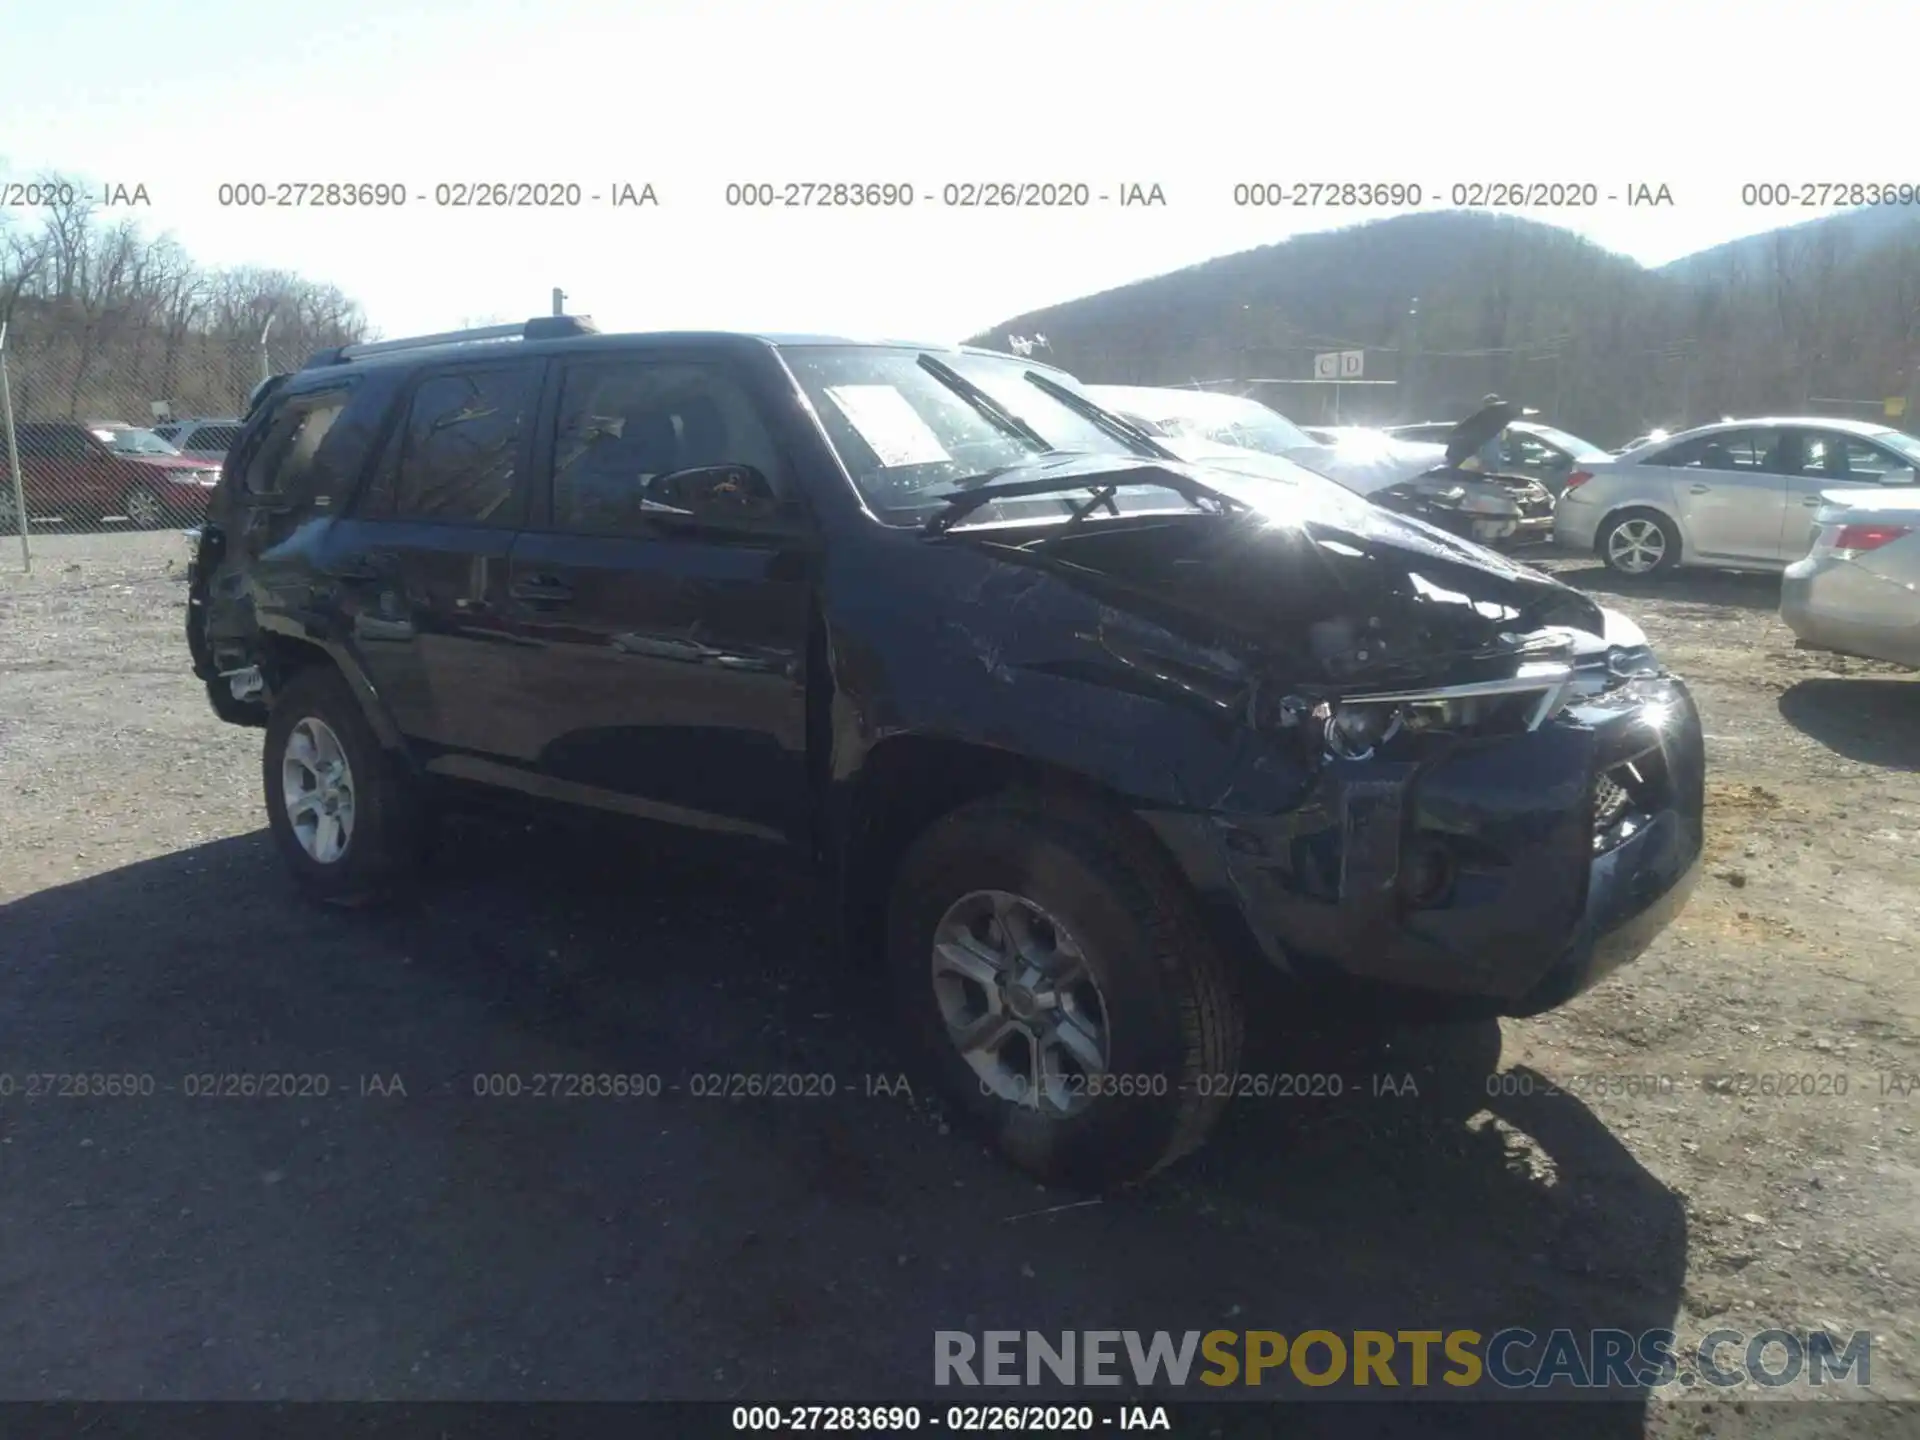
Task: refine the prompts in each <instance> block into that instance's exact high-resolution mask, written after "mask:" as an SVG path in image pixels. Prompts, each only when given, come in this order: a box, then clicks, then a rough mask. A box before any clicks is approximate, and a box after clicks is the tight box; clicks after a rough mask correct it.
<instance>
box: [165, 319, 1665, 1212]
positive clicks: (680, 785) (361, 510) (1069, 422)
mask: <svg viewBox="0 0 1920 1440" xmlns="http://www.w3.org/2000/svg"><path fill="white" fill-rule="evenodd" d="M188 638H189V642H190V645H191V648H192V653H193V660H194V667H195V670H196V672H197V673H198V674H199V676H200V677H201V678H202V679H203V680H204V681H205V682H206V685H207V690H208V694H209V697H210V699H211V700H212V702H213V705H214V708H215V710H216V711H217V712H218V713H219V714H220V716H221V717H222V718H223V719H226V720H229V721H232V722H234V723H239V724H254V725H259V726H262V727H264V729H265V732H266V736H265V747H264V752H265V754H264V773H265V786H266V803H267V811H268V816H269V819H270V822H271V825H272V830H273V835H274V838H275V840H276V841H277V843H278V845H279V848H280V849H281V851H282V852H283V853H284V855H285V857H286V861H287V863H288V865H289V866H290V867H291V868H292V870H293V873H294V875H295V876H296V877H297V878H298V880H299V881H300V883H301V884H302V886H304V887H305V889H307V890H308V891H310V892H311V893H312V894H314V895H316V896H319V897H322V898H324V899H327V900H331V901H336V902H342V903H349V902H358V901H362V900H366V899H370V898H373V897H376V896H380V895H383V894H387V893H391V892H392V891H394V890H395V889H396V888H397V887H398V886H399V885H400V884H401V882H403V881H404V880H405V878H406V877H407V874H408V872H409V870H410V868H411V867H412V866H414V865H415V864H416V863H417V860H418V858H419V853H420V845H421V840H422V836H423V834H424V833H425V832H426V829H427V827H428V825H429V824H430V819H431V816H432V814H433V812H434V810H435V809H436V807H438V806H439V805H441V804H442V803H444V802H446V801H448V800H451V799H453V798H454V797H456V796H457V795H458V794H459V792H460V791H461V789H462V788H463V787H467V788H469V789H470V788H471V787H475V786H479V787H493V788H494V789H495V790H496V792H497V791H498V790H501V789H504V790H506V791H510V792H517V793H518V794H519V795H522V796H531V797H536V798H539V799H544V800H558V801H568V802H572V803H574V804H577V805H586V806H592V807H598V808H600V809H602V810H606V811H612V812H619V813H622V814H626V815H631V816H638V817H643V818H649V819H653V820H663V821H668V822H672V823H676V824H680V825H686V826H696V827H701V828H703V829H707V830H714V831H721V832H729V833H731V834H733V835H737V836H739V837H742V838H743V839H747V840H755V841H763V842H770V843H772V844H776V845H786V846H797V847H800V848H801V849H802V850H804V851H805V852H807V853H808V854H809V855H810V856H811V857H812V858H813V859H815V860H817V861H818V863H819V865H820V866H821V868H822V870H823V872H824V874H825V875H826V876H827V877H828V878H829V881H830V883H831V885H832V887H833V892H832V893H833V895H834V896H835V898H836V904H837V907H838V912H839V914H840V917H841V921H842V924H843V927H844V936H845V943H846V944H847V945H848V946H849V947H850V951H851V954H852V956H853V958H854V960H855V962H856V963H862V964H866V963H871V964H874V965H877V966H883V967H884V969H885V971H886V973H887V975H888V976H889V978H890V980H891V982H892V985H893V988H894V990H895V992H896V994H897V997H898V1004H899V1006H900V1007H901V1010H902V1014H903V1016H904V1021H905V1024H906V1026H907V1028H908V1030H909V1031H910V1033H911V1034H912V1036H913V1038H914V1040H915V1042H916V1046H917V1049H918V1053H919V1058H920V1060H921V1061H923V1062H924V1064H925V1066H926V1069H927V1072H928V1073H929V1074H930V1075H931V1076H932V1077H934V1078H936V1079H937V1080H938V1081H939V1082H940V1083H941V1084H942V1085H943V1087H944V1090H945V1092H946V1094H947V1095H948V1096H949V1097H950V1098H951V1100H952V1101H953V1102H954V1103H955V1104H956V1106H957V1107H958V1108H959V1109H960V1110H962V1111H964V1112H965V1114H966V1115H967V1116H969V1117H970V1118H971V1119H972V1120H973V1121H975V1122H977V1123H978V1124H979V1125H980V1126H981V1127H982V1128H983V1129H984V1130H986V1131H987V1132H988V1133H989V1134H990V1135H991V1136H992V1138H993V1139H994V1140H995V1141H996V1142H997V1143H998V1145H999V1146H1000V1147H1001V1149H1002V1150H1003V1151H1004V1152H1005V1153H1006V1154H1007V1155H1009V1156H1010V1157H1011V1158H1013V1159H1014V1160H1015V1161H1016V1162H1018V1163H1019V1164H1021V1165H1024V1166H1026V1167H1028V1168H1030V1169H1031V1170H1033V1171H1034V1172H1036V1173H1038V1174H1039V1175H1041V1176H1043V1177H1046V1178H1049V1179H1056V1180H1062V1181H1066V1182H1069V1183H1074V1184H1082V1185H1090V1186H1099V1185H1104V1184H1109V1183H1113V1182H1116V1181H1121V1180H1125V1179H1128V1178H1132V1177H1137V1176H1140V1175H1142V1174H1145V1173H1147V1172H1148V1171H1151V1170H1153V1169H1155V1168H1156V1167H1158V1166H1160V1165H1162V1164H1164V1163H1166V1162H1167V1161H1169V1160H1171V1159H1172V1158H1174V1157H1175V1156H1177V1155H1180V1154H1181V1153H1183V1152H1185V1151H1187V1150H1189V1149H1191V1148H1193V1147H1194V1146H1195V1145H1197V1144H1198V1143H1199V1142H1200V1140H1201V1138H1202V1137H1203V1136H1204V1135H1205V1133H1206V1131H1207V1128H1208V1126H1209V1124H1210V1122H1211V1121H1212V1119H1213V1118H1214V1116H1215V1115H1216V1114H1217V1112H1218V1110H1219V1109H1220V1107H1221V1105H1222V1103H1223V1102H1224V1100H1225V1099H1226V1098H1227V1097H1228V1096H1229V1095H1230V1094H1231V1093H1233V1091H1234V1089H1235V1084H1236V1081H1235V1066H1236V1064H1237V1062H1238V1056H1239V1052H1240V1042H1241V1033H1242V1005H1243V1000H1242V998H1241V997H1242V996H1243V995H1244V994H1246V993H1247V991H1246V988H1245V987H1244V986H1243V985H1242V983H1241V981H1242V979H1243V978H1244V977H1245V976H1247V974H1248V973H1249V972H1248V970H1247V969H1246V967H1249V966H1256V967H1268V968H1270V969H1272V970H1277V971H1278V972H1279V973H1280V974H1281V975H1282V976H1284V977H1286V978H1287V979H1288V980H1291V981H1294V982H1298V983H1299V984H1301V985H1303V986H1314V987H1322V986H1326V987H1333V988H1335V989H1339V990H1342V991H1345V992H1347V993H1351V992H1352V991H1353V990H1355V989H1356V988H1358V989H1359V990H1360V991H1361V992H1362V993H1366V994H1374V995H1378V996H1380V997H1382V998H1384V999H1389V1000H1394V1001H1396V1002H1397V1001H1398V1000H1399V999H1404V998H1407V997H1410V996H1411V997H1418V998H1424V999H1428V1000H1433V1001H1439V1002H1444V1008H1446V1009H1447V1010H1448V1012H1449V1013H1458V1012H1460V1011H1462V1010H1470V1011H1475V1012H1478V1013H1482V1014H1507V1015H1525V1014H1532V1013H1537V1012H1539V1011H1541V1010H1544V1009H1546V1008H1549V1007H1551V1006H1554V1005H1557V1004H1559V1003H1561V1002H1562V1001H1564V1000H1566V999H1568V998H1569V997H1571V996H1573V995H1574V994H1576V993H1577V992H1579V991H1580V990H1582V989H1584V988H1585V987H1586V986H1588V985H1590V984H1591V983H1593V981H1594V980H1595V979H1597V978H1598V977H1599V976H1600V975H1602V974H1604V973H1606V972H1607V971H1608V970H1609V969H1611V968H1612V967H1614V966H1616V965H1619V964H1621V963H1622V962H1624V961H1626V960H1629V959H1631V958H1633V957H1634V956H1635V955H1637V954H1638V953H1639V952H1640V951H1641V950H1642V949H1644V948H1645V946H1646V945H1647V944H1648V942H1649V941H1650V940H1651V939H1652V937H1653V936H1654V935H1655V934H1656V933H1657V932H1658V931H1659V930H1660V929H1661V928H1662V926H1664V925H1665V924H1666V922H1667V921H1668V919H1669V918H1670V917H1671V916H1672V915H1673V914H1674V913H1675V912H1676V910H1677V909H1678V908H1679V906H1680V905H1681V904H1682V903H1684V899H1685V896H1686V894H1687V891H1688V889H1689V888H1690V886H1691V883H1692V881H1693V879H1694V877H1695V875H1696V873H1697V867H1698V864H1699V859H1700V853H1701V798H1702V753H1701V736H1700V726H1699V720H1698V717H1697V715H1696V712H1695V710H1694V706H1693V703H1692V701H1691V699H1690V698H1689V695H1688V692H1687V689H1686V687H1685V686H1684V685H1683V684H1682V683H1681V682H1680V681H1678V680H1676V679H1674V678H1672V677H1670V676H1669V675H1667V674H1666V673H1665V672H1664V671H1663V670H1662V669H1661V668H1660V666H1659V665H1658V663H1657V662H1656V661H1655V659H1654V657H1653V655H1652V653H1651V652H1650V651H1649V650H1648V648H1647V646H1646V642H1645V638H1644V637H1643V636H1642V635H1641V634H1640V633H1639V632H1638V630H1637V629H1635V628H1634V627H1633V626H1632V624H1631V622H1629V621H1627V620H1625V619H1624V617H1621V616H1619V615H1616V614H1614V613H1612V612H1610V611H1605V610H1602V609H1601V608H1600V607H1599V606H1597V605H1595V604H1594V603H1593V602H1592V601H1590V600H1588V599H1587V598H1586V597H1585V596H1583V595H1581V594H1580V593H1579V592H1577V591H1575V590H1573V589H1570V588H1568V587H1567V586H1564V585H1562V584H1560V583H1558V582H1556V581H1554V580H1552V579H1550V578H1548V577H1547V576H1545V575H1542V574H1539V573H1537V572H1535V571H1532V570H1529V569H1526V568H1524V567H1521V566H1518V565H1516V564H1513V563H1511V562H1509V561H1507V560H1505V559H1503V558H1501V557H1500V556H1497V555H1495V554H1493V553H1492V552H1491V551H1488V550H1485V549H1482V548H1480V547H1478V546H1476V545H1473V544H1471V543H1469V542H1466V541H1462V540H1459V539H1455V538H1453V537H1451V536H1448V535H1446V534H1444V533H1442V532H1441V531H1439V530H1436V529H1434V528H1432V527H1430V526H1427V525H1425V524H1422V523H1421V522H1419V521H1417V520H1410V519H1407V518H1404V517H1400V516H1395V515H1392V514H1389V513H1388V512H1386V511H1384V510H1381V509H1379V508H1377V507H1374V506H1372V505H1370V504H1368V503H1367V502H1366V501H1364V500H1361V499H1359V498H1357V497H1355V496H1353V495H1351V494H1350V493H1349V492H1347V491H1345V490H1343V489H1341V488H1340V487H1338V486H1336V485H1334V484H1333V483H1332V482H1331V481H1327V480H1324V479H1322V478H1321V477H1319V476H1317V475H1314V474H1312V473H1311V472H1309V471H1306V470H1300V471H1299V472H1298V474H1297V475H1288V474H1287V473H1284V472H1283V471H1282V470H1281V469H1278V468H1276V469H1275V470H1274V471H1273V473H1272V474H1271V475H1267V476H1264V477H1262V478H1254V477H1251V476H1247V475H1240V474H1232V473H1227V472H1221V471H1214V470H1208V469H1204V468H1201V467H1198V466H1194V465H1189V464H1183V463H1181V462H1180V461H1178V460H1177V459H1175V458H1174V457H1173V456H1171V455H1170V454H1169V453H1168V452H1167V451H1165V450H1163V449H1161V448H1160V447H1159V445H1158V444H1157V443H1156V442H1155V441H1154V440H1153V439H1151V438H1150V437H1148V436H1146V435H1144V434H1142V433H1141V432H1140V431H1138V430H1137V429H1135V428H1134V427H1133V426H1131V425H1130V424H1128V423H1127V422H1126V421H1124V420H1121V419H1119V418H1117V417H1115V416H1112V415H1110V414H1109V413H1107V412H1106V411H1104V410H1102V409H1101V408H1100V407H1099V406H1098V405H1096V404H1094V403H1093V402H1092V401H1091V400H1089V399H1088V398H1087V397H1086V395H1085V393H1084V392H1083V391H1082V390H1081V388H1080V387H1079V385H1078V384H1077V382H1075V381H1074V380H1073V379H1072V378H1071V377H1070V376H1067V375H1065V374H1063V373H1061V372H1060V371H1057V370H1053V369H1051V368H1050V367H1047V366H1043V365H1037V364H1034V363H1032V362H1030V361H1027V360H1024V359H1018V358H1014V357H1011V356H1006V355H1000V354H995V353H992V352H987V351H979V350H972V349H965V348H953V347H949V346H931V345H927V346H922V345H910V344H859V343H854V342H851V341H845V340H835V339H826V338H818V337H804V338H803V337H769V336H748V335H731V334H660V335H602V334H598V333H596V332H595V331H594V330H593V328H592V326H591V324H590V323H588V322H586V321H584V320H582V319H578V318H574V317H543V318H540V319H536V320H533V321H530V322H528V323H527V324H526V325H524V326H515V327H503V328H499V329H490V330H486V331H477V332H461V333H458V334H454V335H442V336H429V337H425V338H424V339H421V340H415V341H394V342H386V343H384V344H374V345H361V346H353V347H348V348H347V349H344V350H335V351H328V352H323V353H321V354H319V355H316V356H315V357H314V358H313V359H312V360H311V361H310V362H309V363H308V364H307V366H306V367H305V368H304V369H302V370H300V371H299V372H297V373H295V374H292V375H287V376H276V377H274V378H273V379H272V380H270V381H267V382H265V383H264V384H263V386H262V387H261V389H260V391H259V392H257V393H256V396H255V398H254V401H253V404H252V408H251V410H250V413H249V415H248V417H247V420H246V423H245V428H244V430H243V432H242V434H241V437H240V439H239V441H238V442H237V444H236V445H235V447H234V449H233V451H232V452H231V453H230V454H229V456H228V459H227V463H226V467H225V470H224V472H223V477H222V480H221V484H220V486H219V488H218V490H217V491H216V492H215V495H214V498H213V501H212V506H211V510H210V514H209V520H208V524H207V525H206V527H205V528H204V530H203V532H202V536H201V539H200V542H199V547H198V551H197V555H196V559H195V564H194V568H193V575H192V584H191V601H190V607H189V618H188ZM1396 1008H1397V1005H1396Z"/></svg>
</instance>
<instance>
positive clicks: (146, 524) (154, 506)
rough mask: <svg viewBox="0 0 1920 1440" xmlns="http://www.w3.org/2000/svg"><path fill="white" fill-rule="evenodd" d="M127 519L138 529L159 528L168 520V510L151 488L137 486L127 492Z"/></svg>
mask: <svg viewBox="0 0 1920 1440" xmlns="http://www.w3.org/2000/svg"><path fill="white" fill-rule="evenodd" d="M126 503H127V519H128V520H130V521H132V522H133V525H134V528H135V529H137V530H158V529H159V528H160V527H161V525H162V524H164V523H165V522H166V518H167V512H166V509H165V507H163V506H162V505H161V504H160V498H159V497H158V496H157V495H155V494H154V493H153V492H152V491H151V490H147V489H144V488H137V489H134V490H131V491H129V492H128V493H127V502H126Z"/></svg>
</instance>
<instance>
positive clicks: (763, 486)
mask: <svg viewBox="0 0 1920 1440" xmlns="http://www.w3.org/2000/svg"><path fill="white" fill-rule="evenodd" d="M780 509H781V506H780V499H779V497H778V496H777V495H775V494H774V493H773V485H772V484H771V482H769V481H768V479H767V477H766V476H765V475H763V474H761V473H760V471H758V470H756V469H755V468H754V467H753V466H751V465H702V466H700V467H698V468H697V469H693V470H675V471H673V472H672V473H670V474H667V475H656V476H655V477H654V478H653V479H652V480H650V481H648V482H647V488H646V490H645V492H644V493H643V494H642V495H641V498H640V512H641V514H643V515H646V516H649V517H653V518H658V519H664V520H681V521H685V522H687V523H689V524H695V525H760V524H765V523H766V522H767V521H769V520H772V519H773V518H774V517H775V516H777V515H778V514H779V513H780Z"/></svg>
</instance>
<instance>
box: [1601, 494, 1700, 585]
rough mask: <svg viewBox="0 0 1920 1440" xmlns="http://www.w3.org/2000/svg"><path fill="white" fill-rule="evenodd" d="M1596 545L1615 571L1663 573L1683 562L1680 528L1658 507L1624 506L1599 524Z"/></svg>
mask: <svg viewBox="0 0 1920 1440" xmlns="http://www.w3.org/2000/svg"><path fill="white" fill-rule="evenodd" d="M1594 548H1595V549H1596V550H1598V551H1599V552H1600V558H1601V560H1602V561H1604V562H1605V564H1606V567H1607V568H1608V569H1609V570H1611V571H1613V572H1614V573H1615V574H1616V575H1628V576H1632V577H1633V578H1635V579H1639V578H1641V577H1644V576H1647V575H1663V574H1665V573H1666V572H1668V571H1669V570H1672V569H1673V568H1674V567H1675V566H1676V565H1678V564H1679V563H1680V532H1679V531H1678V530H1676V529H1674V527H1673V522H1672V521H1671V520H1669V519H1667V517H1666V516H1664V515H1662V514H1660V513H1659V512H1658V511H1657V510H1623V511H1621V512H1620V513H1619V514H1618V515H1614V516H1612V517H1610V518H1609V519H1608V520H1607V523H1606V524H1605V525H1603V526H1601V527H1600V535H1599V537H1598V539H1597V540H1596V542H1595V544H1594Z"/></svg>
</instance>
